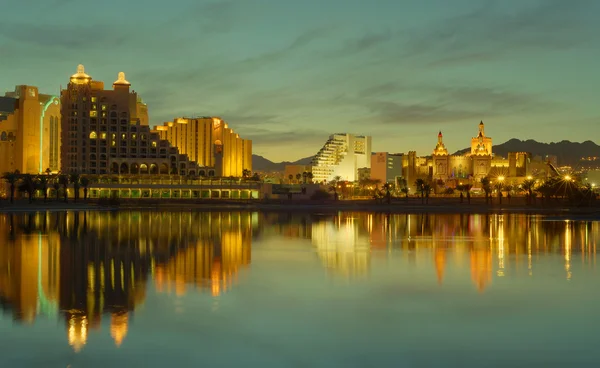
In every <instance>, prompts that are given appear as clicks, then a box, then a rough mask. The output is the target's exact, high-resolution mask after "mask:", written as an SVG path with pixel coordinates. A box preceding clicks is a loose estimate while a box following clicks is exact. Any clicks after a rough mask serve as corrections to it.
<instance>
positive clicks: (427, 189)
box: [423, 184, 433, 204]
mask: <svg viewBox="0 0 600 368" xmlns="http://www.w3.org/2000/svg"><path fill="white" fill-rule="evenodd" d="M432 189H433V188H432V187H431V185H429V184H425V185H424V186H423V191H424V192H425V203H426V204H429V194H430V193H431V190H432Z"/></svg>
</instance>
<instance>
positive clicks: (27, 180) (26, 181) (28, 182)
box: [19, 174, 35, 203]
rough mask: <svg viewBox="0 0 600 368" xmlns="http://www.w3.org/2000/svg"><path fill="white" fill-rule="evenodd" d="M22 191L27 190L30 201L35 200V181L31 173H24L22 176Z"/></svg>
mask: <svg viewBox="0 0 600 368" xmlns="http://www.w3.org/2000/svg"><path fill="white" fill-rule="evenodd" d="M19 191H20V192H27V197H28V199H29V203H31V202H33V195H34V193H35V181H34V180H33V176H32V175H31V174H24V175H22V176H21V185H19Z"/></svg>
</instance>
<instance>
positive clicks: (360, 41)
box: [340, 30, 394, 55]
mask: <svg viewBox="0 0 600 368" xmlns="http://www.w3.org/2000/svg"><path fill="white" fill-rule="evenodd" d="M393 36H394V34H393V32H391V31H390V30H384V31H380V32H370V33H365V34H363V35H361V36H359V37H357V38H355V39H352V40H350V41H347V42H346V45H345V46H344V47H343V48H342V50H341V51H340V54H341V55H347V54H356V53H360V52H363V51H365V50H369V49H372V48H375V47H377V46H380V45H381V44H383V43H385V42H387V41H389V40H391V39H392V37H393Z"/></svg>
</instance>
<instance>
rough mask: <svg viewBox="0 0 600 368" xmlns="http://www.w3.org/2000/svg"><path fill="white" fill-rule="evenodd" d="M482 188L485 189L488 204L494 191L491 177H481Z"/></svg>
mask: <svg viewBox="0 0 600 368" xmlns="http://www.w3.org/2000/svg"><path fill="white" fill-rule="evenodd" d="M481 189H483V191H484V192H485V203H486V204H488V203H489V200H490V194H491V193H492V186H491V183H490V178H488V177H485V178H482V179H481Z"/></svg>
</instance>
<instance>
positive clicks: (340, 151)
mask: <svg viewBox="0 0 600 368" xmlns="http://www.w3.org/2000/svg"><path fill="white" fill-rule="evenodd" d="M312 166H313V167H312V174H313V180H314V181H315V182H317V183H322V182H329V181H331V180H333V178H335V177H336V176H339V177H341V179H342V180H346V181H356V180H358V169H361V168H371V137H369V136H360V135H353V134H347V133H336V134H333V135H331V136H329V139H328V140H327V142H325V145H323V148H321V150H319V152H318V153H317V154H316V155H315V157H314V158H313V161H312Z"/></svg>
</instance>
